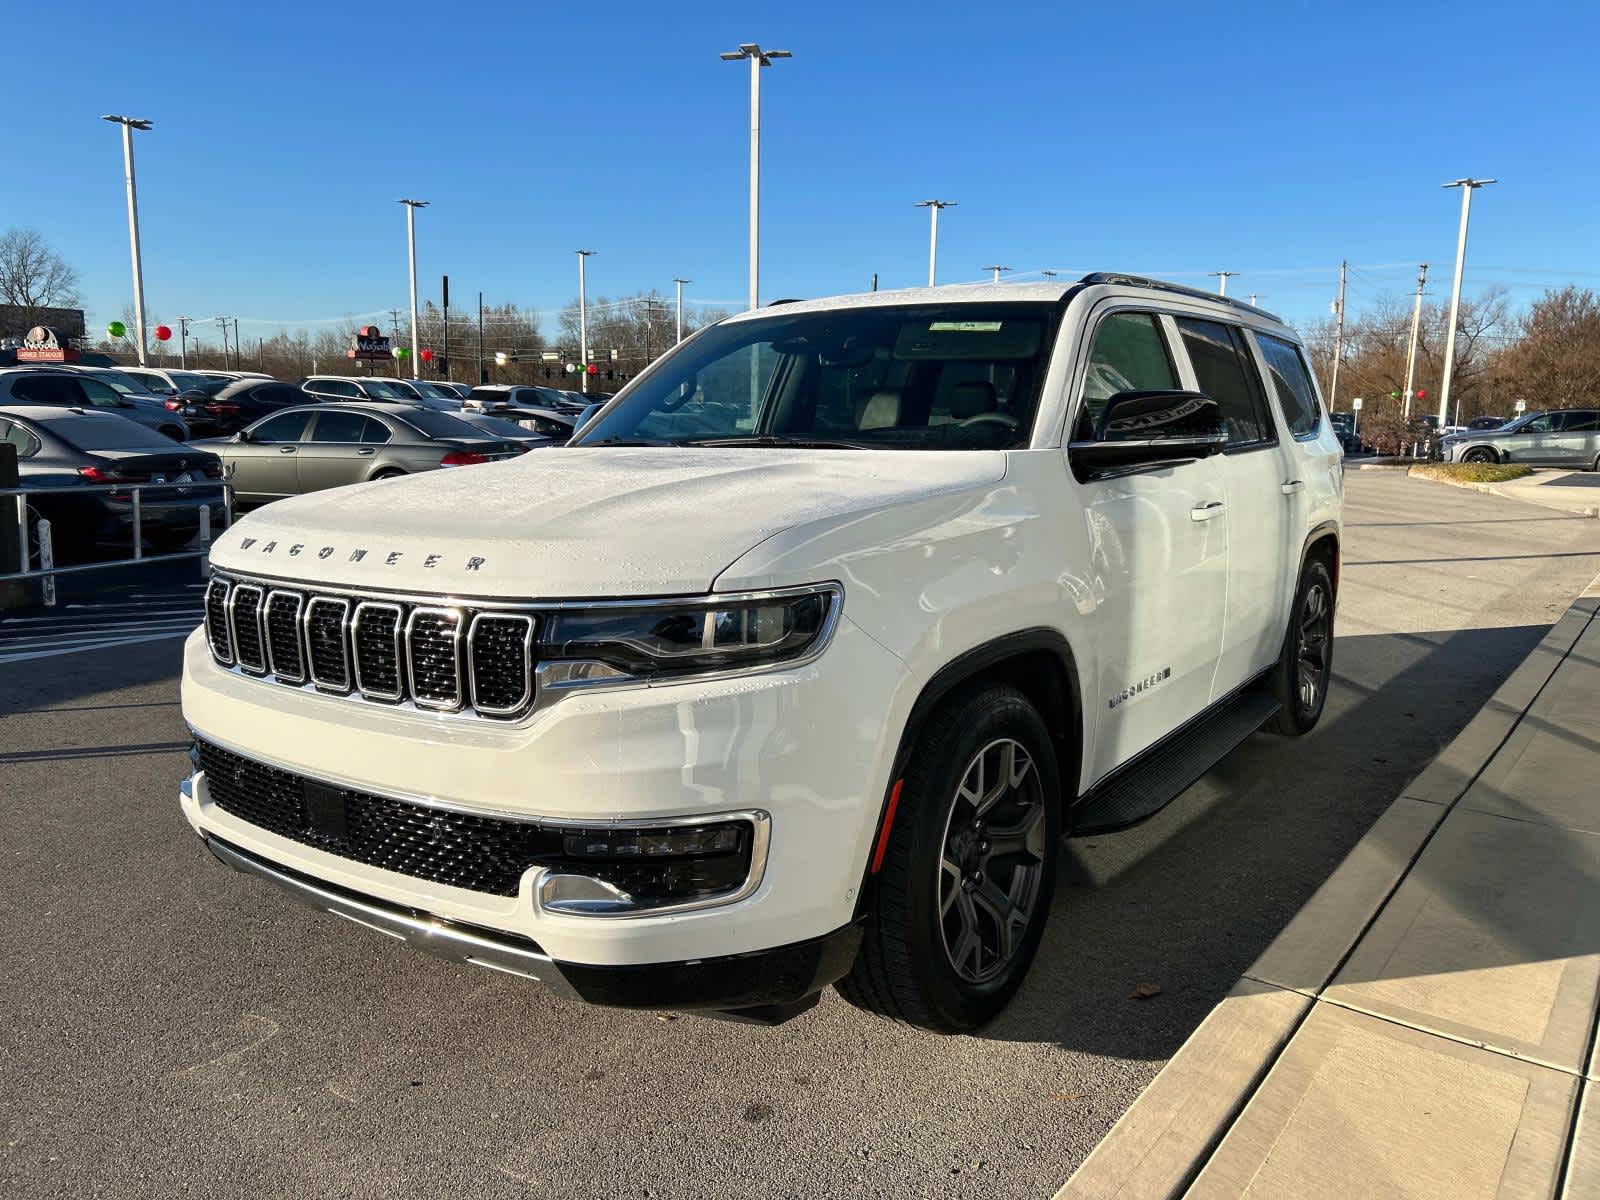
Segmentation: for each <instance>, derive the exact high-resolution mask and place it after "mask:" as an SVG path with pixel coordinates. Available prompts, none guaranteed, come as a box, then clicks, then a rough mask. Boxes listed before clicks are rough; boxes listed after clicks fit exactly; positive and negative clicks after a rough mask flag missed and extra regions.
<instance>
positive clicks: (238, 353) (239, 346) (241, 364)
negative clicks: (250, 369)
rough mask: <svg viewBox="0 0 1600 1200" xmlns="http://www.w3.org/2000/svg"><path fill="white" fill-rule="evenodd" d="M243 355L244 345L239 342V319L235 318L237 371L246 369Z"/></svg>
mask: <svg viewBox="0 0 1600 1200" xmlns="http://www.w3.org/2000/svg"><path fill="white" fill-rule="evenodd" d="M243 355H244V343H243V342H241V341H240V340H239V318H238V317H235V318H234V319H233V369H234V370H235V371H238V370H241V369H242V368H243V367H244V361H243Z"/></svg>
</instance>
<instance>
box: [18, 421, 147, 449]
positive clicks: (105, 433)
mask: <svg viewBox="0 0 1600 1200" xmlns="http://www.w3.org/2000/svg"><path fill="white" fill-rule="evenodd" d="M46 428H48V429H49V430H50V432H51V433H53V434H55V436H56V437H58V438H60V439H61V440H62V441H64V442H66V443H67V445H69V446H74V447H76V448H77V449H79V450H174V449H176V448H177V443H176V442H174V441H173V440H172V439H171V438H169V437H166V436H164V435H162V434H159V433H157V432H156V431H155V430H153V429H146V428H145V427H144V426H143V425H140V424H139V423H138V422H136V421H130V420H128V418H127V417H118V416H113V415H112V414H111V413H84V414H83V415H82V416H78V415H76V414H74V415H73V416H72V417H71V418H70V419H65V420H60V421H51V422H50V423H49V424H48V425H47V426H46Z"/></svg>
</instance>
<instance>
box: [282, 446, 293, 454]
mask: <svg viewBox="0 0 1600 1200" xmlns="http://www.w3.org/2000/svg"><path fill="white" fill-rule="evenodd" d="M278 453H279V454H293V453H294V447H293V446H279V447H278Z"/></svg>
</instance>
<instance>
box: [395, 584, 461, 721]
mask: <svg viewBox="0 0 1600 1200" xmlns="http://www.w3.org/2000/svg"><path fill="white" fill-rule="evenodd" d="M418 617H444V618H448V619H449V620H451V621H452V622H453V626H452V628H451V631H450V654H451V658H452V660H453V662H452V664H451V665H452V666H453V667H454V668H455V683H456V686H455V699H454V701H449V700H443V701H441V700H436V699H434V698H433V697H431V696H424V695H423V694H422V693H421V692H420V691H418V690H417V671H416V651H415V648H414V647H413V646H412V642H411V639H412V637H413V636H414V635H415V631H414V629H413V627H414V626H415V625H416V623H417V618H418ZM464 623H465V621H464V619H463V615H462V612H461V610H460V609H459V608H443V607H440V606H437V605H424V604H419V605H417V606H416V607H415V608H413V609H412V610H411V611H410V612H409V613H407V614H406V682H407V683H408V684H409V685H410V687H411V703H413V704H415V705H416V706H417V707H418V708H426V709H430V710H432V711H434V712H459V711H461V706H462V705H463V704H465V703H466V697H465V696H463V695H462V688H461V641H462V632H461V627H462V625H463V624H464Z"/></svg>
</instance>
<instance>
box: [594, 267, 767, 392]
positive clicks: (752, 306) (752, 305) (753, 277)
mask: <svg viewBox="0 0 1600 1200" xmlns="http://www.w3.org/2000/svg"><path fill="white" fill-rule="evenodd" d="M573 253H575V254H576V255H577V256H578V358H579V360H580V361H579V363H578V369H579V370H580V371H581V372H582V374H583V378H582V380H581V381H580V382H579V384H578V386H579V387H580V388H581V389H582V390H583V393H584V394H585V395H588V393H589V283H588V275H587V274H586V273H585V271H584V264H585V263H587V262H588V260H589V256H590V255H591V254H593V253H594V251H593V250H575V251H573ZM754 279H755V276H754V275H752V276H751V280H752V284H751V286H752V287H753V286H754V283H753V281H754ZM750 307H751V308H754V307H755V304H754V303H752V304H751V305H750Z"/></svg>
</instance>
